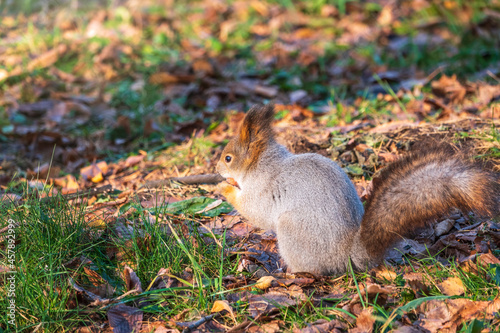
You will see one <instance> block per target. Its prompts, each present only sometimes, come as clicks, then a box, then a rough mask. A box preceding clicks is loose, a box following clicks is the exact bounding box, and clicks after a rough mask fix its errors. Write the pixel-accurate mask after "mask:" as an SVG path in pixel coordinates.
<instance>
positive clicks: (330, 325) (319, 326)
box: [293, 319, 347, 333]
mask: <svg viewBox="0 0 500 333" xmlns="http://www.w3.org/2000/svg"><path fill="white" fill-rule="evenodd" d="M346 328H347V326H346V324H344V323H342V322H340V321H339V320H336V319H334V320H331V321H327V320H325V319H320V320H317V321H315V322H314V323H311V324H307V327H304V328H303V329H294V330H293V332H294V333H329V332H333V333H340V332H343V331H345V329H346Z"/></svg>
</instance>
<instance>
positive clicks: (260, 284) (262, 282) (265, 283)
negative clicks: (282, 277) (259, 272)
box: [254, 276, 276, 290]
mask: <svg viewBox="0 0 500 333" xmlns="http://www.w3.org/2000/svg"><path fill="white" fill-rule="evenodd" d="M275 280H276V279H275V278H274V276H263V277H261V278H260V279H259V280H258V281H257V282H256V283H255V285H254V287H255V288H257V289H261V290H265V289H267V288H270V287H271V284H272V282H273V281H275Z"/></svg>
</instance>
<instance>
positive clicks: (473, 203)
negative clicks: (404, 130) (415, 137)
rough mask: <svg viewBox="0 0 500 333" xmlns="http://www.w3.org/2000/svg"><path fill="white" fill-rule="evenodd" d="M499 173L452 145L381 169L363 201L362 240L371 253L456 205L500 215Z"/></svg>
mask: <svg viewBox="0 0 500 333" xmlns="http://www.w3.org/2000/svg"><path fill="white" fill-rule="evenodd" d="M499 179H500V178H499V174H498V173H495V172H493V171H487V170H485V169H483V168H482V167H481V165H479V164H477V163H473V162H469V161H466V160H465V159H463V158H462V157H461V156H459V155H457V154H455V153H453V151H452V150H451V149H448V148H443V147H441V148H434V149H431V150H429V151H426V152H423V151H422V152H417V153H411V154H408V155H407V156H405V157H403V158H402V159H400V160H398V161H396V162H394V163H392V164H391V165H389V166H388V167H386V168H385V169H383V170H382V172H381V173H380V176H379V177H377V178H375V179H374V181H373V186H374V187H373V192H372V195H371V198H370V199H369V200H368V202H367V205H366V206H365V211H366V212H365V215H364V216H363V220H362V222H361V229H360V239H361V241H362V242H363V243H364V245H365V247H366V250H367V252H368V254H369V255H370V256H371V257H372V258H374V259H375V258H380V257H382V256H383V255H384V253H385V250H386V249H387V248H388V247H389V246H390V245H392V244H393V243H394V242H395V241H397V240H399V239H401V237H403V236H408V235H410V234H411V233H412V232H414V231H415V230H416V229H418V228H421V227H424V226H425V225H426V224H427V223H429V222H430V221H431V220H432V219H434V218H436V217H439V216H440V215H442V214H445V213H446V212H448V211H449V210H450V208H452V207H456V208H459V209H460V210H462V211H463V212H468V211H473V212H475V213H477V214H478V215H481V216H496V215H497V214H499V203H500V182H499Z"/></svg>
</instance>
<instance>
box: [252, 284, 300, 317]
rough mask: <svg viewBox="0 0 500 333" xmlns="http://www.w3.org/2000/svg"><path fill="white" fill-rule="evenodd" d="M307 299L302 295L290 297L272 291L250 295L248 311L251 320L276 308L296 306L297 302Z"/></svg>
mask: <svg viewBox="0 0 500 333" xmlns="http://www.w3.org/2000/svg"><path fill="white" fill-rule="evenodd" d="M306 299H307V297H306V296H305V295H304V294H301V295H299V296H298V297H294V298H292V297H290V296H289V294H288V293H286V292H284V291H278V290H272V291H270V292H268V293H266V294H264V295H252V296H250V297H249V299H248V303H249V307H248V311H249V312H250V315H251V316H252V318H256V317H257V316H259V315H263V314H265V313H269V312H270V311H271V310H273V309H276V306H280V307H289V306H294V305H297V304H298V302H303V301H305V300H306Z"/></svg>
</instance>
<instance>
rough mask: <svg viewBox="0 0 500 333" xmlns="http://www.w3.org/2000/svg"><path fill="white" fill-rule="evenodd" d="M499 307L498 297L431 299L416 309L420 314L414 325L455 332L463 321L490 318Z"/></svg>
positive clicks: (434, 330)
mask: <svg viewBox="0 0 500 333" xmlns="http://www.w3.org/2000/svg"><path fill="white" fill-rule="evenodd" d="M499 309H500V299H498V298H496V299H494V300H492V301H472V300H470V299H464V298H457V299H447V300H431V301H427V302H425V303H424V304H422V305H421V306H420V307H419V308H418V309H417V311H418V312H419V313H421V314H422V316H421V319H419V320H418V321H417V322H416V323H415V325H416V326H419V327H422V328H424V329H427V330H429V331H431V332H436V331H444V330H445V329H446V330H447V331H449V332H456V330H457V328H458V327H459V326H460V325H462V324H463V323H464V322H465V321H470V320H472V319H479V320H481V319H492V318H494V316H495V314H496V313H497V312H498V310H499Z"/></svg>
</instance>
